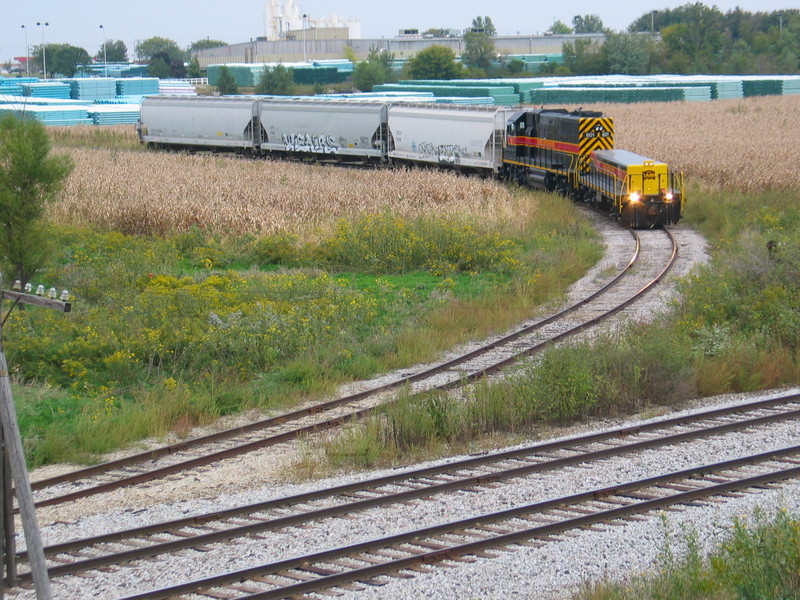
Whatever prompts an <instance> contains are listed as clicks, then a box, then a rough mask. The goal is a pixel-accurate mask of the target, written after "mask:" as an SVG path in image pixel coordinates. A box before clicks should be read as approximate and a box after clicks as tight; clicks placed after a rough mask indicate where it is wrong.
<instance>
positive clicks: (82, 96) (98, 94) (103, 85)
mask: <svg viewBox="0 0 800 600" xmlns="http://www.w3.org/2000/svg"><path fill="white" fill-rule="evenodd" d="M64 83H68V84H69V85H70V94H71V97H72V98H75V99H76V100H101V99H106V98H114V97H116V95H117V81H116V79H112V78H110V77H109V78H105V77H91V78H88V77H86V78H78V79H65V80H64Z"/></svg>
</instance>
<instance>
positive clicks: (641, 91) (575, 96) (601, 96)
mask: <svg viewBox="0 0 800 600" xmlns="http://www.w3.org/2000/svg"><path fill="white" fill-rule="evenodd" d="M529 95H530V99H529V102H530V103H531V104H565V103H566V104H591V103H595V102H619V103H626V104H629V103H633V102H676V101H680V100H684V101H703V100H705V101H707V100H711V88H710V87H709V86H699V87H692V86H690V87H633V88H631V87H570V86H565V87H550V88H541V89H537V90H531V91H530V92H529Z"/></svg>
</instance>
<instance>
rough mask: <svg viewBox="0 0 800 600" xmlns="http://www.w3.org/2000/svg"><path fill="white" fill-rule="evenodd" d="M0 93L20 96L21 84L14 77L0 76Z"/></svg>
mask: <svg viewBox="0 0 800 600" xmlns="http://www.w3.org/2000/svg"><path fill="white" fill-rule="evenodd" d="M0 95H9V96H22V86H21V85H20V84H19V83H16V80H15V79H4V78H2V77H0Z"/></svg>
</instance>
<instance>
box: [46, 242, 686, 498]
mask: <svg viewBox="0 0 800 600" xmlns="http://www.w3.org/2000/svg"><path fill="white" fill-rule="evenodd" d="M619 231H620V235H622V234H623V233H624V235H630V236H631V242H630V243H629V244H630V246H631V250H630V259H629V260H628V263H627V264H626V265H625V266H624V267H623V268H622V269H621V270H620V271H619V273H618V274H617V275H616V276H615V277H614V278H613V279H612V280H611V281H609V282H608V283H606V284H605V285H603V286H602V287H600V288H599V289H596V290H595V291H593V292H592V293H588V294H587V295H586V296H585V297H584V298H582V299H581V300H579V301H577V302H575V303H574V304H572V305H571V306H569V307H568V308H566V309H564V310H562V311H559V312H557V313H555V314H553V315H551V316H549V317H547V318H544V319H541V320H539V321H536V322H534V323H532V324H530V325H528V326H525V327H522V328H520V329H519V330H517V331H515V332H513V333H511V334H509V335H505V336H502V337H500V338H498V339H496V340H494V341H492V342H490V343H487V344H483V345H481V346H480V347H478V348H475V349H473V350H471V351H469V352H466V353H463V354H461V355H459V356H457V357H455V358H453V359H450V360H448V361H445V362H443V363H440V364H437V365H435V366H434V367H432V368H429V369H426V370H424V371H420V372H418V373H415V374H412V375H408V376H405V377H400V378H398V379H396V380H395V381H393V382H391V383H389V384H385V385H382V386H379V387H376V388H373V389H369V390H366V391H363V392H359V393H356V394H352V395H349V396H344V397H341V398H337V399H335V400H332V401H328V402H324V403H320V404H314V405H311V406H308V407H306V408H302V409H299V410H296V411H293V412H289V413H286V414H282V415H278V416H276V417H273V418H269V419H265V420H262V421H258V422H256V423H252V424H249V425H246V426H242V427H238V428H235V429H230V430H226V431H222V432H219V433H215V434H211V435H207V436H203V437H198V438H195V439H191V440H187V441H184V442H181V443H178V444H172V445H169V446H164V447H162V448H157V449H154V450H150V451H147V452H143V453H139V454H136V455H133V456H129V457H127V458H123V459H120V460H115V461H111V462H106V463H102V464H99V465H95V466H93V467H88V468H84V469H80V470H76V471H72V472H69V473H66V474H63V475H60V476H57V477H52V478H48V479H42V480H38V481H32V483H31V487H32V489H33V491H34V499H35V504H36V506H37V507H44V506H53V505H57V504H61V503H65V502H69V501H73V500H77V499H80V498H84V497H88V496H92V495H95V494H99V493H103V492H108V491H111V490H114V489H119V488H123V487H129V486H132V485H137V484H140V483H144V482H147V481H153V480H158V479H163V478H165V477H168V476H170V475H174V474H176V473H183V472H186V471H190V470H192V469H197V468H199V467H202V466H204V465H209V464H211V463H217V462H219V461H222V460H225V459H227V458H231V457H234V456H237V455H240V454H244V453H247V452H253V451H256V450H258V449H261V448H265V447H267V446H272V445H275V444H279V443H283V442H287V441H290V440H293V439H296V438H298V437H300V436H305V435H309V434H312V433H316V432H319V431H324V430H327V429H332V428H334V427H338V426H340V425H341V424H343V423H345V422H347V421H350V420H352V419H353V418H360V417H363V416H365V415H366V414H369V413H370V412H372V411H373V410H374V408H375V407H376V406H377V405H379V404H381V403H383V402H386V401H388V400H390V399H391V398H393V397H394V393H395V391H396V390H397V389H398V388H401V387H408V388H410V389H411V390H412V392H414V393H416V392H420V391H424V390H431V389H448V388H452V387H455V386H458V385H464V384H465V383H468V382H471V381H474V380H476V379H478V378H481V377H485V376H487V375H490V374H492V373H496V372H498V371H500V370H502V369H503V368H505V367H507V366H508V365H510V364H512V363H514V362H516V361H519V360H520V359H522V358H524V357H526V356H529V355H531V354H533V353H535V352H537V351H540V350H542V349H543V348H545V347H546V346H548V345H550V344H553V343H555V342H558V341H560V340H563V339H565V338H567V337H570V336H574V335H576V334H577V333H579V332H581V331H583V330H585V329H587V328H589V327H592V326H594V325H597V324H598V323H600V322H601V321H604V320H606V319H608V318H609V317H611V316H613V315H614V314H616V313H618V312H620V311H621V310H623V309H625V308H626V307H628V306H630V305H631V304H633V303H634V302H635V301H636V300H638V299H639V298H641V297H642V296H643V295H644V294H645V293H647V292H648V291H649V290H650V289H652V287H653V286H655V285H656V284H657V283H658V282H659V281H660V280H661V279H662V278H663V277H664V276H665V275H666V273H667V272H668V271H669V269H670V268H671V267H672V266H673V264H674V263H675V260H676V257H677V243H676V240H675V238H674V237H673V235H672V234H671V232H669V231H668V230H651V231H646V232H641V233H640V234H639V233H637V232H634V231H632V230H626V229H622V228H620V230H619ZM642 249H643V250H642ZM645 253H646V258H645V259H644V260H642V256H643V255H645ZM612 294H613V299H612V300H609V297H610V296H611V295H612Z"/></svg>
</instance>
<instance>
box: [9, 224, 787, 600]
mask: <svg viewBox="0 0 800 600" xmlns="http://www.w3.org/2000/svg"><path fill="white" fill-rule="evenodd" d="M603 229H604V228H603V227H601V230H603ZM609 229H610V228H609ZM674 231H675V232H676V234H677V235H678V238H679V243H680V246H681V250H680V252H681V254H680V258H679V263H678V265H676V267H675V269H674V270H673V273H672V274H671V276H670V278H671V280H672V281H674V279H675V278H676V277H679V276H681V275H685V274H686V273H688V272H689V271H690V270H691V269H692V268H693V267H694V266H695V265H697V264H700V263H703V262H705V260H707V255H706V252H705V242H704V241H703V239H702V237H701V236H699V235H698V234H696V233H695V232H693V231H692V230H690V229H688V228H686V227H682V226H679V227H677V228H675V229H674ZM604 235H605V234H604ZM602 269H607V265H606V266H599V267H598V269H597V270H594V272H592V273H590V274H588V275H587V276H586V277H585V278H583V279H582V280H581V282H578V283H577V284H576V285H575V286H573V291H572V295H573V296H579V295H580V294H581V291H580V289H581V286H588V287H592V286H596V279H597V277H598V273H599V272H600V270H602ZM673 297H674V292H673V291H672V290H671V289H670V288H662V289H661V290H659V291H658V292H656V293H652V294H650V295H649V297H648V299H647V300H646V301H645V302H643V303H640V304H639V305H637V308H636V309H635V312H634V313H633V314H630V313H626V315H627V317H625V318H628V319H631V318H634V319H641V320H647V319H648V318H652V316H653V315H654V314H657V313H658V312H660V311H661V310H663V308H664V307H665V306H666V305H668V303H669V300H671V299H672V298H673ZM387 377H396V374H392V375H388V376H387ZM375 381H378V379H377V378H376V380H375ZM786 391H790V390H785V391H783V392H781V393H785V392H786ZM794 391H800V389H797V390H794ZM775 395H778V392H769V393H763V394H747V395H733V396H726V397H719V398H715V399H705V400H703V401H702V402H701V401H696V402H694V403H693V407H689V405H687V406H684V407H683V412H684V413H688V412H692V411H699V410H706V409H709V408H712V407H717V406H727V405H730V404H740V403H745V402H749V401H752V400H755V399H759V398H766V397H771V396H775ZM676 414H680V413H678V412H675V413H671V414H670V415H669V416H674V415H676ZM636 422H641V421H636V420H633V419H632V420H630V421H627V422H626V421H621V420H615V421H611V420H609V421H606V422H603V423H595V424H594V425H585V424H584V425H581V426H579V427H573V428H571V429H570V430H565V431H564V432H563V433H562V435H563V436H565V437H572V436H575V435H579V434H583V433H588V432H589V431H595V430H603V429H607V428H616V427H619V426H621V425H623V424H633V423H636ZM798 443H800V435H799V434H798V427H797V424H796V423H789V424H784V425H775V426H770V427H769V428H760V429H753V430H748V431H745V432H737V433H731V434H726V435H723V436H718V437H716V438H713V439H709V440H706V441H703V442H691V443H684V444H681V445H679V446H674V447H666V448H663V449H658V450H648V451H645V452H641V453H638V454H636V455H633V456H628V457H626V458H621V459H615V460H606V461H603V462H602V463H600V464H597V465H593V466H592V467H591V468H587V467H581V466H577V467H571V468H568V469H565V470H563V471H559V472H558V473H550V474H548V473H543V474H538V475H534V476H531V477H527V478H524V479H519V480H514V481H513V482H511V483H508V484H502V485H500V486H498V487H495V488H492V489H491V490H487V492H486V493H455V494H448V495H443V496H437V497H436V498H433V499H430V500H421V501H419V502H417V503H415V504H414V506H413V507H412V506H408V505H402V506H394V507H389V508H385V509H374V510H371V511H368V512H365V513H360V514H358V515H354V516H355V518H352V519H327V520H325V521H323V522H321V523H318V524H315V525H314V526H313V527H311V528H308V529H289V530H286V531H284V532H280V533H278V532H276V533H269V534H265V535H264V537H263V538H262V539H258V540H254V539H244V540H237V541H236V542H235V543H234V544H230V545H224V544H218V545H213V546H209V547H207V548H205V549H204V551H202V552H199V551H195V550H185V551H182V552H180V553H179V554H178V555H173V556H169V557H166V558H161V559H155V560H148V561H139V562H136V563H133V564H131V565H128V566H126V567H123V568H119V569H114V570H111V571H107V572H97V573H94V574H92V575H91V576H90V577H89V578H84V577H65V578H61V579H59V580H56V581H54V582H53V592H54V598H55V599H56V600H60V599H64V600H67V599H70V600H72V599H77V598H89V597H91V598H96V599H98V600H105V599H108V600H110V599H114V598H119V597H123V596H126V595H130V594H133V593H135V592H142V591H146V590H148V589H152V588H156V587H163V586H166V585H170V584H177V583H182V582H185V581H188V580H190V579H196V578H199V577H203V576H210V575H214V574H218V573H221V572H226V571H231V570H235V569H243V568H247V567H249V566H254V565H257V564H263V563H266V562H274V561H277V560H281V559H285V558H290V557H293V556H297V555H299V554H302V553H306V552H314V551H319V550H324V549H328V548H334V547H338V546H343V545H348V544H352V543H356V542H358V541H364V540H369V539H374V538H377V537H380V536H384V535H389V534H392V533H399V532H403V531H408V530H410V529H416V528H420V527H425V526H428V525H434V524H439V523H443V522H448V521H454V520H457V519H461V518H465V517H467V516H471V515H480V514H485V513H489V512H493V511H498V510H503V509H508V508H511V507H514V506H520V505H525V504H531V503H534V502H539V501H542V500H546V499H549V498H553V497H557V496H563V495H567V494H571V493H577V492H580V491H586V490H590V489H595V488H599V487H604V486H609V485H613V484H617V483H620V482H624V481H630V480H633V479H638V478H642V477H647V476H651V475H655V474H660V473H664V472H671V471H678V470H681V469H686V468H689V467H691V466H695V465H699V464H704V463H707V462H718V461H722V460H726V459H729V458H736V457H740V456H745V455H748V454H753V453H756V452H764V451H767V450H770V449H776V448H783V447H786V446H791V445H795V444H798ZM297 452H298V447H297V445H295V444H286V445H281V446H279V447H276V448H271V449H267V450H264V451H260V452H256V453H253V454H251V455H246V456H242V457H238V458H235V459H231V460H226V461H224V462H223V463H221V464H220V465H218V466H215V467H213V468H209V469H207V470H204V471H202V472H201V473H198V474H196V475H191V476H189V477H187V478H183V479H177V480H173V481H166V482H158V483H153V484H151V485H148V486H142V487H141V488H137V489H132V490H118V491H116V492H113V493H110V494H104V495H102V496H98V497H96V498H93V499H87V500H82V501H80V502H75V503H72V504H69V505H64V506H57V507H53V508H47V509H43V510H41V511H39V518H40V521H41V522H42V523H43V527H42V535H43V538H44V542H45V544H46V545H47V544H53V543H57V542H61V541H66V540H69V539H74V538H78V537H88V536H92V535H97V534H99V533H103V532H108V531H116V530H123V529H128V528H132V527H138V526H142V525H145V524H148V523H157V522H162V521H167V520H172V519H177V518H181V517H186V516H189V515H199V514H204V513H208V512H213V511H218V510H224V509H226V508H233V507H235V506H242V505H246V504H251V503H255V502H260V501H264V500H268V499H271V498H280V497H284V496H289V495H294V494H298V493H302V492H304V491H309V490H312V489H319V488H328V487H333V486H336V485H340V484H344V483H348V482H351V481H358V480H363V479H367V478H372V477H375V476H379V475H381V474H382V473H388V472H389V471H382V472H371V473H360V474H350V475H346V476H342V477H335V478H329V479H325V480H320V481H313V482H305V483H302V484H286V483H282V482H281V479H280V476H281V469H282V467H283V466H284V465H286V464H289V463H291V462H292V461H293V460H296V458H297ZM437 462H448V461H437ZM430 464H435V463H430ZM57 470H58V467H51V468H49V471H48V472H53V471H57ZM36 475H37V473H34V476H36ZM38 475H39V476H40V477H41V476H43V474H41V473H40V474H38ZM757 506H759V507H761V508H763V509H765V510H767V511H772V510H776V509H777V508H781V507H783V508H787V509H789V510H796V509H797V507H798V506H800V485H798V484H797V483H796V482H789V483H785V484H783V485H781V486H780V488H778V489H769V490H759V491H758V492H755V493H747V494H744V495H742V496H741V497H739V498H731V499H727V500H726V501H725V502H724V503H713V504H712V505H703V506H693V507H689V508H682V509H680V510H676V511H668V512H666V513H663V514H662V513H659V514H653V515H650V516H649V517H648V518H647V519H646V520H642V521H631V522H626V523H625V524H624V525H622V526H614V527H608V528H607V529H606V530H605V531H588V530H586V531H578V532H570V534H569V535H564V536H559V538H558V539H557V540H554V541H551V542H548V543H546V544H545V545H543V546H541V547H539V548H532V547H524V548H522V547H520V548H516V549H515V550H514V551H507V552H501V553H499V556H497V557H496V558H493V559H486V558H478V559H476V560H475V562H472V563H459V564H458V566H457V567H455V568H435V569H434V570H433V571H432V572H431V573H427V574H416V575H415V577H414V578H412V579H391V580H388V583H387V584H386V585H383V586H379V587H378V586H376V587H372V586H367V587H366V589H365V590H363V591H361V592H348V593H346V594H345V595H344V596H342V598H358V599H363V600H367V599H369V600H372V599H384V598H385V599H389V598H392V599H395V598H430V599H439V598H441V599H445V598H446V599H454V598H459V599H461V598H463V599H479V598H531V599H533V598H536V599H539V600H560V599H566V598H569V597H570V595H571V594H572V593H573V592H574V590H575V589H576V588H577V587H578V586H579V585H580V584H581V583H583V582H585V581H587V580H596V579H597V578H600V577H605V576H607V577H611V578H620V577H624V576H626V575H627V574H629V573H632V572H638V571H642V570H647V569H650V568H653V566H654V564H655V561H656V559H657V556H658V552H659V550H660V549H661V548H663V547H664V543H665V535H666V534H667V533H670V535H673V536H674V535H678V536H680V535H681V532H682V531H686V530H688V529H691V530H692V531H695V532H696V533H697V535H698V540H699V541H700V543H701V544H702V545H703V547H704V548H706V549H708V548H710V547H711V546H712V545H713V544H714V543H715V542H718V541H719V540H720V539H721V538H722V537H723V536H724V535H725V534H726V532H727V531H729V529H730V525H731V522H732V519H734V518H741V517H743V516H748V515H750V514H752V512H753V510H754V509H755V507H757ZM18 538H19V539H18V545H19V546H21V547H24V539H22V538H21V536H18ZM9 597H15V598H21V599H26V600H27V599H28V598H31V599H32V598H34V597H35V596H34V592H33V591H32V590H13V591H12V592H11V593H10V594H9Z"/></svg>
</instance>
